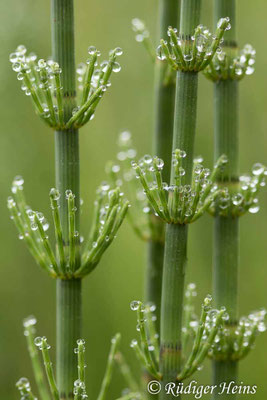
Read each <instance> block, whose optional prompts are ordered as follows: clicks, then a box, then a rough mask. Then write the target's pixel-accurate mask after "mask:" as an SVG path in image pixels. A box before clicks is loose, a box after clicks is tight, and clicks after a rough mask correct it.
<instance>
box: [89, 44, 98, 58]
mask: <svg viewBox="0 0 267 400" xmlns="http://www.w3.org/2000/svg"><path fill="white" fill-rule="evenodd" d="M96 52H97V50H96V47H95V46H89V47H88V53H89V54H90V56H92V55H94V54H95V53H96Z"/></svg>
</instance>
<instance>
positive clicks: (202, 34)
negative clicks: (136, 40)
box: [156, 18, 231, 62]
mask: <svg viewBox="0 0 267 400" xmlns="http://www.w3.org/2000/svg"><path fill="white" fill-rule="evenodd" d="M226 19H228V25H227V27H226V29H225V30H226V31H228V30H230V29H231V24H230V19H229V18H226ZM224 22H225V18H221V19H220V20H219V22H218V24H217V27H218V28H220V27H221V25H222V23H224ZM170 29H172V31H173V32H174V33H175V34H176V37H177V43H178V46H179V47H181V48H182V47H183V44H184V41H183V37H182V35H180V34H179V32H178V30H177V29H176V28H172V27H169V28H168V31H167V34H168V36H169V38H170V45H171V50H172V48H173V47H174V46H175V44H174V43H173V41H172V39H171V33H170ZM216 39H217V38H216V35H214V34H212V33H211V32H210V31H209V29H208V28H207V27H205V26H204V25H199V26H198V27H197V28H196V30H195V35H193V36H191V37H190V41H191V46H192V45H193V43H194V42H195V43H196V49H197V57H200V56H201V55H202V54H203V53H205V57H204V59H206V58H208V57H209V56H210V55H211V54H212V44H213V42H214V40H216ZM223 41H224V39H223V38H222V39H221V40H220V46H219V47H218V48H217V50H216V54H220V53H222V48H221V45H222V44H223ZM165 44H166V45H167V41H165ZM156 54H157V58H158V59H159V60H161V61H162V60H166V55H165V53H164V51H163V49H162V46H161V45H159V46H158V47H157V50H156ZM171 57H172V59H173V60H175V61H176V62H179V60H177V58H176V54H175V53H172V54H171ZM183 58H184V60H185V61H186V62H191V61H192V60H193V52H192V51H189V52H188V49H186V51H185V52H184V54H183Z"/></svg>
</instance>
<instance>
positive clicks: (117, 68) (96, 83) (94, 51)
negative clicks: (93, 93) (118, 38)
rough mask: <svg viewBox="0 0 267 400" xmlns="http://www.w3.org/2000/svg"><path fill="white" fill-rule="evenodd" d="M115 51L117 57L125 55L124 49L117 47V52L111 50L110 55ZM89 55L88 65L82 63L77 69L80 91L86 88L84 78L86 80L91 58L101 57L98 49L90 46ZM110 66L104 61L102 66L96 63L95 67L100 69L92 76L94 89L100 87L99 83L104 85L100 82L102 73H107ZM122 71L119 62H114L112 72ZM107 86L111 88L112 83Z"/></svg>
mask: <svg viewBox="0 0 267 400" xmlns="http://www.w3.org/2000/svg"><path fill="white" fill-rule="evenodd" d="M113 51H114V52H115V55H116V56H117V57H119V56H121V55H122V54H123V51H122V49H121V48H120V47H116V49H115V50H111V51H110V54H111V53H112V52H113ZM88 54H89V58H88V60H87V61H86V63H83V62H82V63H80V64H78V65H77V68H76V73H77V80H78V83H79V86H78V89H79V90H83V88H84V85H83V83H84V78H85V73H86V69H87V65H88V64H90V62H91V58H90V57H91V56H93V55H96V56H97V57H100V56H101V53H100V51H99V50H97V48H96V47H95V46H89V47H88ZM108 64H109V61H107V60H104V61H102V62H101V63H100V64H99V63H98V61H96V62H95V64H94V67H99V68H97V69H95V70H94V72H93V76H92V80H91V86H92V88H94V89H96V88H97V87H98V86H99V83H100V84H102V83H103V82H101V81H100V82H99V78H100V77H101V72H106V71H107V67H108ZM120 70H121V65H120V64H119V63H118V62H117V61H114V62H113V65H112V72H115V73H117V72H120ZM106 86H108V87H109V86H111V82H108V83H107V84H106Z"/></svg>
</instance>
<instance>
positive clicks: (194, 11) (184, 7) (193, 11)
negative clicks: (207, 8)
mask: <svg viewBox="0 0 267 400" xmlns="http://www.w3.org/2000/svg"><path fill="white" fill-rule="evenodd" d="M201 3H202V1H201V0H182V1H181V19H180V32H181V34H182V35H183V36H184V37H185V38H186V37H187V38H188V37H189V36H192V35H193V33H194V31H195V29H196V27H197V26H198V25H199V22H200V11H201Z"/></svg>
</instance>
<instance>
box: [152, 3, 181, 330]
mask: <svg viewBox="0 0 267 400" xmlns="http://www.w3.org/2000/svg"><path fill="white" fill-rule="evenodd" d="M179 9H180V0H160V1H159V23H158V40H160V39H162V38H165V39H166V38H167V29H168V27H169V26H170V25H171V26H173V27H177V25H178V21H179ZM168 72H169V79H168V78H167V73H168ZM154 87H155V89H154V90H155V106H154V135H153V145H152V147H153V154H155V155H157V156H158V157H160V158H162V159H163V160H164V162H165V168H164V170H163V171H162V172H163V180H164V181H165V182H167V183H168V182H169V181H170V171H171V160H170V154H171V149H172V134H173V114H174V100H175V80H174V77H173V73H172V72H171V71H169V67H168V65H167V63H162V62H157V61H156V64H155V84H154ZM162 223H163V222H162ZM163 257H164V244H162V243H161V242H159V241H153V240H151V241H150V242H149V243H148V257H147V267H146V272H145V274H146V287H145V301H146V302H152V303H154V304H155V305H156V316H157V321H156V327H157V332H159V331H160V307H161V286H162V268H163Z"/></svg>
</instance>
